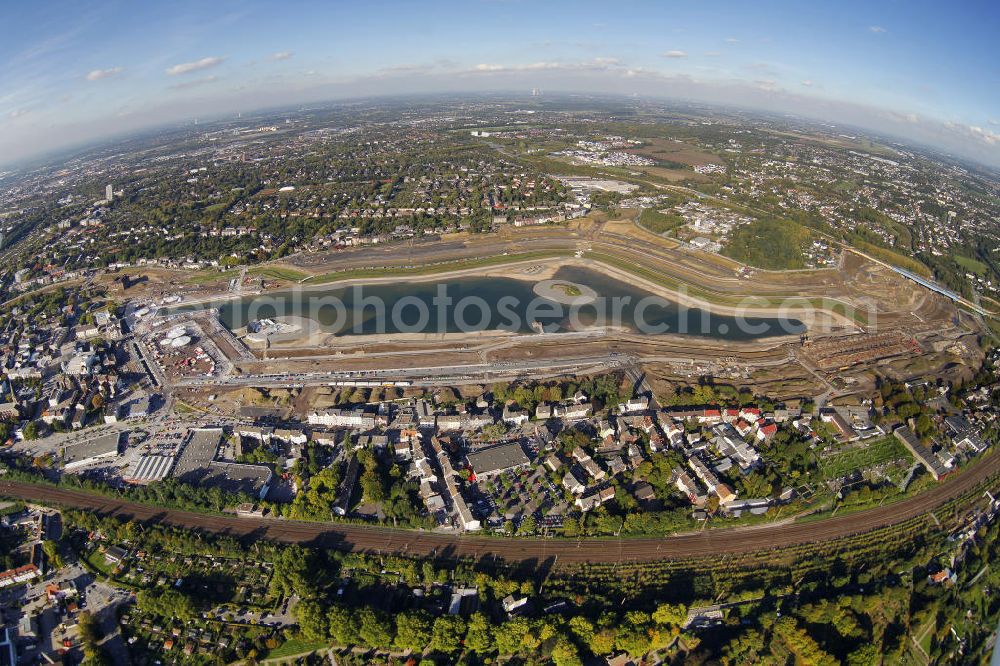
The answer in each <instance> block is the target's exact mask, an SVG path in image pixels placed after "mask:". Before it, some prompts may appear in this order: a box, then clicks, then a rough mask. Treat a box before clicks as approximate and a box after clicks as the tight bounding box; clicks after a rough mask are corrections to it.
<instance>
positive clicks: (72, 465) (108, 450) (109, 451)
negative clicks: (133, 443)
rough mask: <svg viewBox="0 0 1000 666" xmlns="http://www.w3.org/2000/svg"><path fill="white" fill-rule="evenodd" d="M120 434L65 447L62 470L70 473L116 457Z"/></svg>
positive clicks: (103, 436) (112, 434) (115, 433)
mask: <svg viewBox="0 0 1000 666" xmlns="http://www.w3.org/2000/svg"><path fill="white" fill-rule="evenodd" d="M121 435H122V433H117V432H114V433H111V434H110V435H102V436H101V437H97V438H95V439H91V440H89V441H86V442H83V443H80V444H73V445H71V446H67V447H66V448H65V449H64V450H63V469H64V471H67V472H71V471H73V470H75V469H78V468H80V467H86V466H88V465H92V464H94V463H98V462H102V461H107V460H110V459H113V458H117V457H118V452H119V443H120V441H121Z"/></svg>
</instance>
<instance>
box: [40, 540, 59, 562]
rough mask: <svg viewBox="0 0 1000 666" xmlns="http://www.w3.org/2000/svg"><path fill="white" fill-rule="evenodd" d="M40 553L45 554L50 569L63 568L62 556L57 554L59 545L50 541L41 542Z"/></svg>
mask: <svg viewBox="0 0 1000 666" xmlns="http://www.w3.org/2000/svg"><path fill="white" fill-rule="evenodd" d="M42 551H43V552H44V553H45V557H46V559H48V561H49V566H50V568H52V569H61V568H62V566H63V559H62V555H60V554H59V545H58V544H57V543H56V542H55V541H52V540H51V539H46V540H45V541H43V542H42Z"/></svg>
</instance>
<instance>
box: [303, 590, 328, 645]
mask: <svg viewBox="0 0 1000 666" xmlns="http://www.w3.org/2000/svg"><path fill="white" fill-rule="evenodd" d="M295 619H296V620H297V621H298V623H299V629H301V630H302V635H303V636H305V637H306V638H308V639H309V640H325V639H326V638H328V636H329V626H330V624H329V620H328V619H327V615H326V613H325V612H324V611H323V606H322V605H321V604H320V603H319V602H318V601H312V600H309V599H306V600H303V601H301V602H299V604H298V605H297V606H296V607H295Z"/></svg>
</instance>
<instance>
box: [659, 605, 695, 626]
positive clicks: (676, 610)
mask: <svg viewBox="0 0 1000 666" xmlns="http://www.w3.org/2000/svg"><path fill="white" fill-rule="evenodd" d="M687 614H688V609H687V606H685V605H684V604H660V605H659V606H657V607H656V610H655V611H653V622H656V624H661V625H670V626H677V625H680V624H682V623H683V622H684V620H686V619H687Z"/></svg>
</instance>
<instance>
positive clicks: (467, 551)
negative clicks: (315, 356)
mask: <svg viewBox="0 0 1000 666" xmlns="http://www.w3.org/2000/svg"><path fill="white" fill-rule="evenodd" d="M984 482H989V483H988V484H987V486H988V489H990V490H996V489H997V488H1000V454H996V453H991V454H989V455H987V456H986V457H985V458H984V459H983V460H981V461H979V462H977V463H976V464H975V465H973V466H972V467H971V468H969V469H966V470H965V471H963V472H961V473H959V474H956V475H953V476H951V477H949V478H947V479H946V480H944V481H942V482H941V483H940V484H938V485H936V486H935V487H934V488H932V489H930V490H927V491H925V492H922V493H920V494H918V495H915V496H913V497H911V498H909V499H906V500H903V501H900V502H897V503H895V504H891V505H887V506H881V507H877V508H874V509H869V510H867V511H862V512H858V513H855V514H851V515H845V516H838V517H833V518H828V519H825V520H819V521H814V522H807V523H791V524H771V525H762V526H758V527H747V528H724V529H707V530H704V531H701V532H698V533H694V534H681V535H673V536H664V537H659V538H657V537H641V538H617V539H580V540H577V541H572V540H568V539H542V538H530V539H529V538H491V537H476V536H469V535H450V534H441V533H435V532H422V531H416V530H405V529H394V528H387V527H379V526H367V525H340V524H333V523H318V522H303V521H294V520H282V519H274V518H241V517H236V516H216V515H206V514H200V513H194V512H190V511H181V510H177V509H161V508H158V507H155V506H150V505H147V504H139V503H136V502H129V501H124V500H120V499H116V498H113V497H106V496H103V495H97V494H94V493H90V492H86V491H82V490H71V489H67V488H56V487H49V486H42V485H35V484H30V483H21V482H17V481H8V480H0V495H3V496H7V497H12V498H16V499H21V500H26V501H36V502H44V503H49V504H56V505H60V506H65V507H71V508H77V509H84V510H88V511H93V512H96V513H99V514H103V515H110V516H118V517H121V518H127V519H134V520H141V521H151V522H158V523H164V524H168V525H174V526H177V527H184V528H188V529H198V530H205V531H208V532H214V533H217V534H225V535H229V536H234V537H241V538H250V539H268V540H272V541H278V542H284V543H299V544H304V545H311V546H321V547H326V548H336V549H340V550H344V551H352V552H366V553H379V554H389V553H397V554H405V555H414V556H436V557H449V558H459V557H471V558H482V557H496V558H499V559H503V560H507V561H531V560H535V561H538V562H542V561H544V560H548V559H553V558H558V561H560V562H562V563H580V562H649V561H655V560H666V559H680V558H689V557H707V556H714V555H722V554H739V553H748V552H754V551H761V550H770V549H774V548H780V547H785V546H795V545H799V544H807V543H818V542H824V541H833V540H837V539H842V538H846V537H851V536H855V535H858V534H863V533H866V532H870V531H872V530H875V529H878V528H882V527H888V526H891V525H897V524H899V523H903V522H906V521H908V520H911V519H913V518H919V517H921V516H926V517H927V519H928V520H934V518H932V517H931V516H930V513H931V512H932V511H934V510H935V509H937V508H938V507H940V506H942V505H943V504H945V503H947V502H948V501H949V500H952V499H954V498H957V497H960V496H962V495H965V494H966V493H969V492H970V491H972V490H974V489H975V488H976V487H977V486H979V485H980V484H982V483H984Z"/></svg>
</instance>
